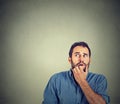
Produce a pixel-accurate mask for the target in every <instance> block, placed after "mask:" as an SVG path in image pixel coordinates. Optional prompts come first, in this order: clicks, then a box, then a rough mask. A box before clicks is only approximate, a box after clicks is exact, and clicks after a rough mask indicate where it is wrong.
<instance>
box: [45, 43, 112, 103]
mask: <svg viewBox="0 0 120 104" xmlns="http://www.w3.org/2000/svg"><path fill="white" fill-rule="evenodd" d="M68 61H69V62H70V64H71V69H70V70H68V71H64V72H60V73H57V74H54V75H53V76H52V77H51V78H50V80H49V82H48V84H47V86H46V88H45V91H44V101H43V104H109V103H110V98H109V96H108V94H107V80H106V78H105V76H103V75H101V74H95V73H92V72H89V65H90V61H91V50H90V48H89V46H88V44H87V43H85V42H75V43H74V44H73V45H72V46H71V48H70V51H69V58H68Z"/></svg>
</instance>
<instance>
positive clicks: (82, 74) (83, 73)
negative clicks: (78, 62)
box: [72, 66, 88, 84]
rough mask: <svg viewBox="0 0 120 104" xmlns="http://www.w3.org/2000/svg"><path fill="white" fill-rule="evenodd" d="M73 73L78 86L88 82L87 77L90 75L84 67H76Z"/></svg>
mask: <svg viewBox="0 0 120 104" xmlns="http://www.w3.org/2000/svg"><path fill="white" fill-rule="evenodd" d="M72 71H73V75H74V78H75V80H76V82H77V83H78V84H80V83H81V82H83V81H84V80H86V77H87V74H88V70H87V69H85V70H84V69H83V68H82V67H79V66H76V67H75V68H74V69H73V70H72Z"/></svg>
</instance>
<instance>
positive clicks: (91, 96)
mask: <svg viewBox="0 0 120 104" xmlns="http://www.w3.org/2000/svg"><path fill="white" fill-rule="evenodd" d="M87 73H88V72H87V71H85V72H84V71H83V70H81V69H79V68H78V67H76V68H74V69H73V74H74V78H75V80H76V82H77V83H78V84H79V86H80V87H81V89H82V91H83V93H84V95H85V96H86V99H87V100H88V102H89V103H90V104H106V103H105V100H104V99H103V97H102V96H101V95H99V94H97V93H96V92H94V91H93V90H92V88H91V87H90V86H89V84H88V82H87V81H86V76H87Z"/></svg>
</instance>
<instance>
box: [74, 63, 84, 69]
mask: <svg viewBox="0 0 120 104" xmlns="http://www.w3.org/2000/svg"><path fill="white" fill-rule="evenodd" d="M77 66H78V67H79V66H84V63H77V64H76V65H74V66H73V67H72V69H74V68H75V67H77Z"/></svg>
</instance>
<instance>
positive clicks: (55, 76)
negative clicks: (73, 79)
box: [50, 71, 69, 81]
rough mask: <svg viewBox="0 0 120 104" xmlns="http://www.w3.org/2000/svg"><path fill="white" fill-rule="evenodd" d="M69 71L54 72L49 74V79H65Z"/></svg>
mask: <svg viewBox="0 0 120 104" xmlns="http://www.w3.org/2000/svg"><path fill="white" fill-rule="evenodd" d="M68 73H69V71H62V72H58V73H55V74H53V75H52V76H51V78H50V80H54V81H56V80H62V79H65V78H66V77H67V76H68Z"/></svg>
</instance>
